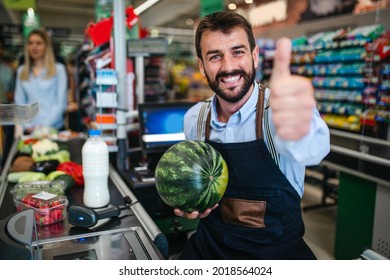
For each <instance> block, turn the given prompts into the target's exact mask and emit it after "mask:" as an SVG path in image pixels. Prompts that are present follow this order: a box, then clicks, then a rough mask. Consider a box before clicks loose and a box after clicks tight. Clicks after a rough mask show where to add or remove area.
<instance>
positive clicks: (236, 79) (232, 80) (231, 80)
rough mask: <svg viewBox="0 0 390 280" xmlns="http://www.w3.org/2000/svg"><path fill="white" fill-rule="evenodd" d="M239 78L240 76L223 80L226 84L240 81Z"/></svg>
mask: <svg viewBox="0 0 390 280" xmlns="http://www.w3.org/2000/svg"><path fill="white" fill-rule="evenodd" d="M239 78H240V76H239V75H237V76H229V77H227V78H223V79H222V80H223V81H224V82H226V83H233V82H236V81H238V79H239Z"/></svg>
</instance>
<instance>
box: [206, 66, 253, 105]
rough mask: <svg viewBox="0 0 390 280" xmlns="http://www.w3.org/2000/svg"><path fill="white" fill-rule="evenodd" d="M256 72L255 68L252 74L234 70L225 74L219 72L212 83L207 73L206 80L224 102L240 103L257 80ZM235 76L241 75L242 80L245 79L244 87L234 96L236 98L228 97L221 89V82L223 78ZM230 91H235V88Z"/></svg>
mask: <svg viewBox="0 0 390 280" xmlns="http://www.w3.org/2000/svg"><path fill="white" fill-rule="evenodd" d="M255 72H256V70H255V68H254V67H252V71H251V73H246V72H245V71H244V70H241V69H240V70H234V71H232V72H225V71H222V72H219V73H218V74H217V75H216V76H215V80H214V81H212V80H211V79H210V77H209V75H207V73H206V72H205V74H206V78H207V82H208V83H209V86H210V88H211V89H212V90H213V91H214V92H215V93H216V94H217V95H218V96H219V97H221V98H222V99H223V100H225V101H227V102H229V103H236V102H238V101H240V100H241V99H242V98H243V97H244V96H245V95H246V94H247V92H248V90H249V89H250V87H251V86H252V84H253V81H254V80H255V75H256V73H255ZM235 75H241V76H242V78H243V79H244V85H243V86H242V87H241V89H240V90H239V92H238V93H237V94H236V95H234V96H230V95H228V94H227V93H226V92H225V91H223V89H221V88H220V87H219V82H218V81H219V80H220V79H221V78H223V77H228V76H235ZM229 89H230V90H233V89H234V88H229Z"/></svg>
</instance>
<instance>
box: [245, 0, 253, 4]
mask: <svg viewBox="0 0 390 280" xmlns="http://www.w3.org/2000/svg"><path fill="white" fill-rule="evenodd" d="M245 3H247V4H252V3H253V0H245Z"/></svg>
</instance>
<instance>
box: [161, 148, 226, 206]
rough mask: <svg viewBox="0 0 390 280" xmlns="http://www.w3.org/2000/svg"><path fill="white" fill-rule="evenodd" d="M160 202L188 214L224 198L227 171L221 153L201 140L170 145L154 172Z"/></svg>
mask: <svg viewBox="0 0 390 280" xmlns="http://www.w3.org/2000/svg"><path fill="white" fill-rule="evenodd" d="M155 180H156V188H157V192H158V193H159V195H160V197H161V199H162V200H163V201H164V202H165V203H166V204H168V205H169V206H171V207H173V208H179V209H181V210H183V211H185V212H192V211H195V210H196V211H199V212H203V211H204V210H206V209H207V208H210V207H212V206H214V205H215V204H216V203H218V201H220V199H221V198H222V196H223V195H224V193H225V191H226V187H227V183H228V168H227V165H226V162H225V160H224V159H223V158H222V156H221V154H220V153H219V152H218V151H217V150H215V149H214V148H213V147H212V146H211V145H210V144H207V143H206V142H202V141H182V142H179V143H177V144H175V145H173V146H171V147H170V148H169V149H168V150H167V151H166V152H165V153H164V154H163V156H162V157H161V159H160V160H159V162H158V164H157V166H156V171H155Z"/></svg>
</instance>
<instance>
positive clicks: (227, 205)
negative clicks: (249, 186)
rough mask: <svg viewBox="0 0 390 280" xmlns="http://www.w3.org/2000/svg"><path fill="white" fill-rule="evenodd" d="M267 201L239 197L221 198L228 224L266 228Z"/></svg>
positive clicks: (225, 220)
mask: <svg viewBox="0 0 390 280" xmlns="http://www.w3.org/2000/svg"><path fill="white" fill-rule="evenodd" d="M265 209H266V202H265V201H258V200H247V199H238V198H223V199H222V200H221V215H222V219H223V221H224V222H225V223H227V224H234V225H241V226H245V227H250V228H264V227H265V224H264V216H265Z"/></svg>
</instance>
